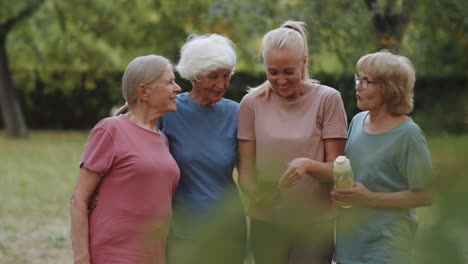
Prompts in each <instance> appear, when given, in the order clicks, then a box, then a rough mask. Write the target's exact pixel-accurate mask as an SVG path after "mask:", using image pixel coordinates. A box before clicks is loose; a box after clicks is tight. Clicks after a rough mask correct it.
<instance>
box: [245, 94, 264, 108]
mask: <svg viewBox="0 0 468 264" xmlns="http://www.w3.org/2000/svg"><path fill="white" fill-rule="evenodd" d="M269 98H271V95H270V97H269ZM269 98H267V97H266V96H265V95H263V94H261V95H258V94H255V93H248V94H246V95H244V97H242V100H241V101H240V106H241V107H242V106H243V105H252V104H254V103H261V102H267V101H268V99H269Z"/></svg>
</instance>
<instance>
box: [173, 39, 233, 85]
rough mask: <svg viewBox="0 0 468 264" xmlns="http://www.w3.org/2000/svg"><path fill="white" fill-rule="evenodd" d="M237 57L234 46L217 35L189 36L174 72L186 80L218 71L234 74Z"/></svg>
mask: <svg viewBox="0 0 468 264" xmlns="http://www.w3.org/2000/svg"><path fill="white" fill-rule="evenodd" d="M236 62H237V56H236V52H235V51H234V44H233V43H232V41H231V40H229V39H228V38H226V37H224V36H221V35H218V34H206V35H201V36H200V35H190V36H189V37H188V38H187V42H186V43H185V44H184V46H182V49H181V50H180V60H179V63H178V64H177V66H176V70H177V71H178V72H179V74H180V76H181V77H182V78H184V79H186V80H189V81H193V80H197V77H198V76H205V75H208V74H209V73H210V72H213V71H215V70H218V69H229V70H231V71H232V73H233V72H234V68H235V66H236Z"/></svg>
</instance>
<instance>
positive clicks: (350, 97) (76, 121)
mask: <svg viewBox="0 0 468 264" xmlns="http://www.w3.org/2000/svg"><path fill="white" fill-rule="evenodd" d="M121 75H122V73H108V74H93V73H53V74H49V75H40V74H30V73H24V72H22V73H21V72H20V73H14V75H13V79H14V81H15V84H16V87H17V88H18V95H19V98H20V103H21V105H22V109H23V113H24V116H25V119H26V122H27V124H28V126H29V127H30V128H32V129H90V128H92V127H93V126H94V125H95V124H96V122H97V121H99V120H100V119H102V118H104V117H107V116H109V115H110V111H111V109H112V108H113V107H116V106H120V105H122V104H123V103H124V100H123V99H122V95H121V90H120V79H121ZM314 78H315V79H318V80H320V82H321V83H323V84H326V85H328V86H331V87H334V88H336V89H337V90H338V91H340V92H341V95H342V98H343V102H344V105H345V109H346V112H347V114H348V119H349V120H351V118H352V116H354V115H355V114H356V113H357V112H358V111H359V110H358V109H357V108H356V98H355V90H354V80H353V76H352V75H349V76H344V75H331V74H316V75H315V76H314ZM264 80H265V76H264V75H252V74H249V73H245V72H236V73H235V74H234V76H233V77H232V79H231V85H230V87H229V88H228V90H227V91H226V93H225V97H226V98H229V99H232V100H235V101H238V102H239V101H240V100H241V99H242V97H243V96H244V95H245V93H246V90H247V88H248V87H254V86H256V85H259V84H261V83H262V82H263V81H264ZM176 82H177V83H178V84H179V85H180V86H181V87H182V89H183V91H189V90H190V88H191V85H190V83H189V82H188V81H185V80H182V79H180V77H179V76H176ZM20 84H23V85H20ZM467 86H468V77H466V76H443V77H430V76H419V77H418V78H417V81H416V88H415V109H414V111H413V113H412V114H411V116H412V117H413V118H414V119H415V121H416V122H417V123H418V124H420V126H421V127H422V128H423V130H425V131H428V132H430V133H466V132H468V129H467V128H468V125H467V121H468V120H467V118H468V87H467Z"/></svg>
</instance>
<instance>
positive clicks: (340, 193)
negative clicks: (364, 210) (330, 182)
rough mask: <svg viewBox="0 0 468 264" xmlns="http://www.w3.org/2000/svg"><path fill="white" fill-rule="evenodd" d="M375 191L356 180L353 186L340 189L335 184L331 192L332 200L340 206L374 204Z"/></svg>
mask: <svg viewBox="0 0 468 264" xmlns="http://www.w3.org/2000/svg"><path fill="white" fill-rule="evenodd" d="M372 195H373V193H372V192H371V191H369V189H367V187H366V186H365V185H364V184H362V183H359V182H354V187H353V188H347V189H338V188H336V186H333V189H332V191H331V192H330V197H331V199H332V201H335V202H336V204H338V205H340V206H346V205H353V206H367V207H369V206H372Z"/></svg>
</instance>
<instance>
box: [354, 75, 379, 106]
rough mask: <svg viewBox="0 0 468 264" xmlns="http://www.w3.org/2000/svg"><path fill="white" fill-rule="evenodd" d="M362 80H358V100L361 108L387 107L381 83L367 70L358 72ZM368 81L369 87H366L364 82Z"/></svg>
mask: <svg viewBox="0 0 468 264" xmlns="http://www.w3.org/2000/svg"><path fill="white" fill-rule="evenodd" d="M358 76H359V79H360V80H361V81H358V82H356V87H355V89H356V100H357V107H358V108H359V109H360V110H369V111H373V110H379V109H381V108H383V109H386V105H385V102H384V99H383V96H382V89H381V85H382V84H381V83H379V82H377V81H376V80H374V79H373V78H372V77H370V76H369V75H367V74H366V73H365V72H360V73H359V74H358ZM364 83H367V88H366V89H364V87H363V84H364Z"/></svg>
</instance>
